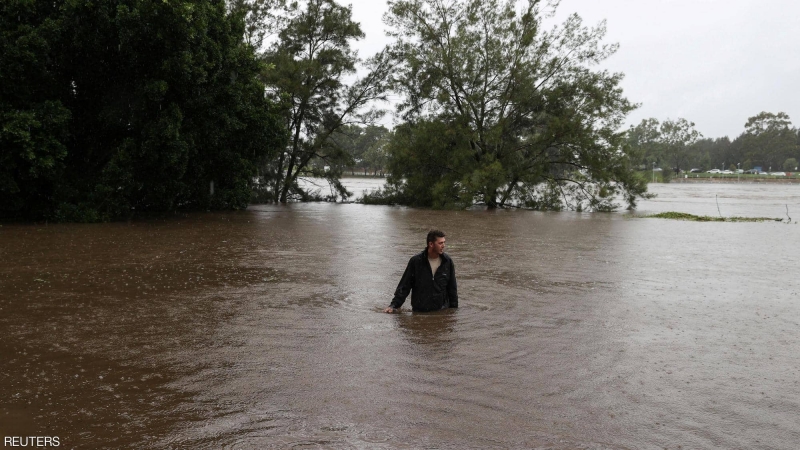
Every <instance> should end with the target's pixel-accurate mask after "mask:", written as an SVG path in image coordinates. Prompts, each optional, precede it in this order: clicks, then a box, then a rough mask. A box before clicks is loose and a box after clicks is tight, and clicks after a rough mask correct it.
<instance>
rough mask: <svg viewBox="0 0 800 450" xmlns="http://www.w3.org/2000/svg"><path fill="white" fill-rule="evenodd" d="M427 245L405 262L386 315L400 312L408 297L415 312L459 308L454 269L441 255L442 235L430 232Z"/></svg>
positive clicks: (440, 232)
mask: <svg viewBox="0 0 800 450" xmlns="http://www.w3.org/2000/svg"><path fill="white" fill-rule="evenodd" d="M426 243H427V247H426V248H425V250H423V251H422V253H418V254H416V255H414V256H412V257H411V259H410V260H409V261H408V266H406V271H405V272H403V277H402V278H401V279H400V283H399V284H398V285H397V289H396V290H395V291H394V298H393V299H392V303H391V304H390V305H389V306H388V307H387V308H386V309H385V310H384V311H385V312H387V313H393V312H395V311H397V310H398V309H400V307H401V306H402V305H403V302H405V301H406V297H408V294H409V293H411V309H412V310H414V311H417V312H424V311H436V310H439V309H445V308H458V291H457V289H456V269H455V267H454V266H453V260H452V259H450V256H448V255H447V253H445V252H444V243H445V234H444V232H442V231H439V230H431V231H430V232H428V237H427V239H426Z"/></svg>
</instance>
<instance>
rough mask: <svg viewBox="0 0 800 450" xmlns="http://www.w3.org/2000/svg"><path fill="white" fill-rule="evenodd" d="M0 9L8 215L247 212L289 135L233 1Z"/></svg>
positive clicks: (11, 5)
mask: <svg viewBox="0 0 800 450" xmlns="http://www.w3.org/2000/svg"><path fill="white" fill-rule="evenodd" d="M2 8H4V11H3V14H2V22H0V24H1V26H2V28H0V32H2V34H3V40H2V44H0V45H3V46H4V48H3V52H2V54H3V56H2V57H3V58H4V60H3V67H4V68H5V67H7V65H6V64H7V63H8V67H14V70H13V71H5V70H3V71H2V75H0V76H2V77H3V79H2V80H0V81H2V83H0V84H2V88H0V89H3V96H2V103H1V104H0V108H2V111H1V112H0V113H1V114H2V116H0V119H1V120H2V130H3V135H2V137H0V139H2V140H3V150H2V156H0V158H2V160H3V162H4V163H5V162H6V161H11V164H10V165H6V164H3V166H2V169H0V180H2V181H0V183H2V188H0V189H3V193H4V194H6V193H7V192H8V193H11V194H12V195H11V196H10V197H8V196H6V195H4V196H3V197H4V198H5V200H4V203H3V205H2V208H3V211H2V214H5V215H18V216H25V217H29V218H40V217H49V218H52V219H56V220H78V221H96V220H110V219H114V218H118V217H125V216H129V215H130V214H132V213H133V212H138V211H171V210H175V209H179V208H192V209H207V208H242V207H244V206H246V205H247V202H248V201H249V198H250V191H249V185H250V180H251V177H252V176H253V175H254V174H255V163H256V162H257V161H259V160H262V159H264V158H267V157H268V156H270V155H271V154H273V153H274V152H275V149H276V148H277V147H279V146H280V145H281V142H282V140H283V139H284V135H283V132H282V131H281V128H280V123H279V122H278V118H277V115H276V113H275V111H274V108H272V107H271V106H270V104H269V103H268V102H267V101H266V100H265V98H264V95H263V92H264V86H263V84H262V83H261V82H259V80H258V75H259V74H260V73H261V72H262V71H263V70H264V69H265V67H264V66H263V65H262V64H261V63H259V62H258V61H257V60H256V58H255V54H254V52H253V49H252V48H251V47H249V46H247V45H246V44H244V42H243V40H242V39H243V38H242V36H243V35H244V23H243V21H242V17H240V16H237V15H233V14H227V12H226V6H225V3H224V2H223V1H221V0H219V1H210V0H209V1H173V2H163V1H158V0H137V1H134V0H128V1H112V0H99V1H94V2H82V1H77V0H68V1H57V2H45V1H42V0H29V1H17V0H12V1H10V2H6V3H4V5H3V6H2ZM23 37H24V38H23ZM6 59H8V61H6ZM25 129H27V130H28V134H27V135H25V134H24V133H22V134H21V133H20V132H21V130H25ZM7 141H8V142H12V143H13V145H8V146H7V145H6V142H7ZM26 149H27V150H26ZM21 156H22V157H21ZM14 177H16V179H14ZM9 179H11V181H12V182H13V183H11V182H9V181H8V180H9ZM212 182H213V183H214V186H215V188H214V195H213V196H212V195H211V194H210V185H211V183H212ZM21 183H22V184H21ZM14 184H16V187H14ZM15 189H16V190H17V191H18V192H19V193H18V194H14V190H15Z"/></svg>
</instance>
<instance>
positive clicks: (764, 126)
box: [740, 112, 800, 170]
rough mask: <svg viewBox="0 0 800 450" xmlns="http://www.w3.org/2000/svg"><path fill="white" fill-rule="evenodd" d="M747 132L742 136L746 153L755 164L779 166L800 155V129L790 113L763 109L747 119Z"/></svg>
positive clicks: (774, 167) (764, 167)
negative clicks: (799, 142) (799, 129)
mask: <svg viewBox="0 0 800 450" xmlns="http://www.w3.org/2000/svg"><path fill="white" fill-rule="evenodd" d="M744 127H745V131H744V133H743V134H742V136H740V139H741V146H742V148H743V152H744V156H745V158H747V159H750V160H751V161H752V162H753V164H754V165H759V166H762V167H763V169H764V170H767V169H768V168H770V167H771V168H773V169H778V168H780V167H781V166H782V165H783V163H784V162H785V161H786V160H787V159H788V158H796V157H798V156H800V154H799V152H798V149H799V148H800V147H798V142H797V130H796V129H795V128H793V127H792V122H791V119H790V118H789V115H788V114H786V113H783V112H779V113H777V114H774V113H769V112H761V113H759V114H757V115H755V116H753V117H750V118H749V119H747V123H745V126H744Z"/></svg>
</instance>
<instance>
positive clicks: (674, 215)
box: [639, 211, 783, 222]
mask: <svg viewBox="0 0 800 450" xmlns="http://www.w3.org/2000/svg"><path fill="white" fill-rule="evenodd" d="M639 217H642V218H645V219H648V218H653V219H672V220H689V221H692V222H782V221H783V219H776V218H773V217H712V216H696V215H694V214H689V213H682V212H675V211H668V212H663V213H658V214H651V215H649V216H639Z"/></svg>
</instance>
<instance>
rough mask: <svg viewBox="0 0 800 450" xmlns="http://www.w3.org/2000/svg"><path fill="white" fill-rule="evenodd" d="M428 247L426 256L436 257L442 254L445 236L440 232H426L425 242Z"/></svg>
mask: <svg viewBox="0 0 800 450" xmlns="http://www.w3.org/2000/svg"><path fill="white" fill-rule="evenodd" d="M426 242H427V245H428V256H429V257H438V256H439V255H441V254H442V253H444V242H445V234H444V231H441V230H431V231H429V232H428V238H427V240H426Z"/></svg>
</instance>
